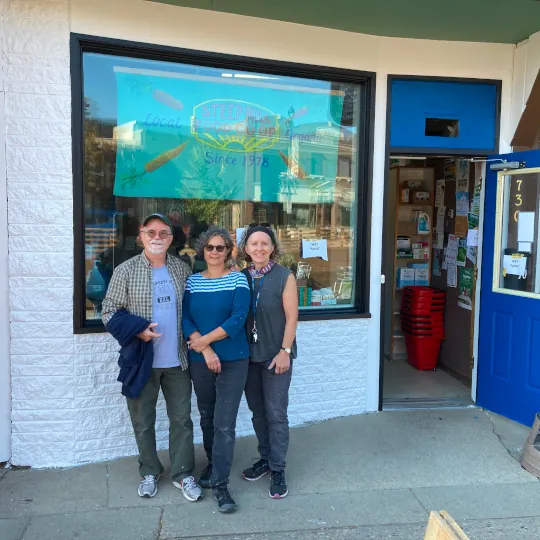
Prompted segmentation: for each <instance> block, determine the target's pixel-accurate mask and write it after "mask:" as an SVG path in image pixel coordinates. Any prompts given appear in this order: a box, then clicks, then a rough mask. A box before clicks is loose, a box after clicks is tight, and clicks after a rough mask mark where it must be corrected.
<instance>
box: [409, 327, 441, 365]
mask: <svg viewBox="0 0 540 540" xmlns="http://www.w3.org/2000/svg"><path fill="white" fill-rule="evenodd" d="M441 343H442V339H441V338H440V337H437V336H433V337H430V336H414V335H411V334H405V345H406V347H407V356H408V360H409V364H411V366H413V367H414V368H416V369H418V370H421V371H430V370H433V369H435V368H436V367H437V363H438V361H439V354H440V352H441Z"/></svg>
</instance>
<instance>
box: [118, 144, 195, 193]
mask: <svg viewBox="0 0 540 540" xmlns="http://www.w3.org/2000/svg"><path fill="white" fill-rule="evenodd" d="M188 142H189V141H186V142H185V143H183V144H181V145H180V146H177V147H176V148H172V149H171V150H167V151H166V152H163V153H162V154H159V156H157V157H155V158H154V159H151V160H150V161H148V162H147V163H146V164H145V165H144V171H143V172H140V171H137V169H131V171H130V172H129V173H127V174H124V175H123V176H122V187H126V186H129V187H132V188H134V187H135V186H137V184H141V183H142V184H144V183H148V180H147V179H146V178H144V176H145V175H146V174H147V173H151V172H154V171H155V170H157V169H159V168H160V167H163V165H165V163H168V162H169V161H171V159H174V158H175V157H178V156H179V155H180V154H181V153H182V152H183V150H184V148H185V147H186V146H187V143H188Z"/></svg>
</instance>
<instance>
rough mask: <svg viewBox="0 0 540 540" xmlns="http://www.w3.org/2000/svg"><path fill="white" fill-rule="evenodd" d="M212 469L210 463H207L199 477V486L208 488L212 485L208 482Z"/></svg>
mask: <svg viewBox="0 0 540 540" xmlns="http://www.w3.org/2000/svg"><path fill="white" fill-rule="evenodd" d="M212 470H213V467H212V464H211V463H209V464H208V465H207V466H206V467H205V469H204V471H203V472H202V473H201V476H200V477H199V486H201V487H202V488H203V489H210V488H211V487H212V484H211V483H210V479H211V478H212Z"/></svg>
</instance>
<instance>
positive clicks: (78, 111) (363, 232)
mask: <svg viewBox="0 0 540 540" xmlns="http://www.w3.org/2000/svg"><path fill="white" fill-rule="evenodd" d="M88 52H92V53H99V54H110V55H115V56H125V57H131V58H142V59H145V60H158V61H166V62H167V61H168V62H178V63H183V64H192V65H198V66H207V67H216V68H224V69H234V70H241V71H252V72H257V73H261V72H262V73H268V74H272V75H274V74H275V75H281V76H292V77H304V78H308V79H319V80H325V81H329V82H341V83H351V84H361V85H363V86H364V89H365V91H364V92H362V93H361V99H362V104H361V111H363V112H364V116H363V117H362V118H359V119H358V120H359V123H360V125H359V129H358V134H359V136H358V149H359V154H358V156H357V166H358V170H357V184H358V185H357V193H356V205H357V209H356V210H357V211H356V217H357V220H356V226H355V227H354V226H353V230H354V231H355V234H354V239H355V242H356V261H355V263H356V264H355V272H356V273H355V282H356V286H355V297H354V303H353V306H352V307H347V308H334V307H332V308H328V309H326V308H323V309H317V310H306V311H300V315H299V319H300V320H301V321H312V320H332V319H350V318H370V317H371V315H370V313H369V277H370V248H371V194H372V170H373V133H374V108H375V73H373V72H366V71H356V70H350V69H341V68H334V67H325V66H319V65H312V64H299V63H292V62H284V61H277V60H268V59H261V58H253V57H244V56H236V55H230V54H222V53H214V52H208V51H199V50H192V49H182V48H176V47H169V46H163V45H156V44H150V43H141V42H132V41H124V40H119V39H111V38H103V37H98V36H90V35H84V34H75V33H72V34H71V35H70V71H71V98H72V120H71V121H72V132H71V135H72V161H73V163H72V165H73V218H74V220H73V223H74V308H73V326H74V333H75V334H87V333H100V332H104V331H105V328H104V326H103V324H102V322H101V321H87V320H86V316H85V314H86V307H85V305H86V294H85V279H86V276H85V264H84V261H85V259H84V253H85V251H84V242H85V238H84V234H85V229H84V154H83V152H84V122H83V119H84V73H83V54H84V53H88Z"/></svg>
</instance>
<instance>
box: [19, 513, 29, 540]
mask: <svg viewBox="0 0 540 540" xmlns="http://www.w3.org/2000/svg"><path fill="white" fill-rule="evenodd" d="M31 520H32V518H31V517H29V518H28V521H27V522H26V527H25V528H24V531H23V532H22V534H21V540H24V537H25V536H26V531H27V530H28V527H30V521H31Z"/></svg>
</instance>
